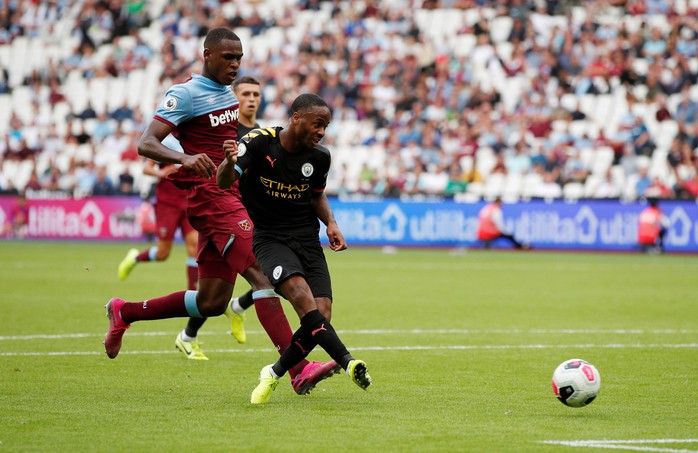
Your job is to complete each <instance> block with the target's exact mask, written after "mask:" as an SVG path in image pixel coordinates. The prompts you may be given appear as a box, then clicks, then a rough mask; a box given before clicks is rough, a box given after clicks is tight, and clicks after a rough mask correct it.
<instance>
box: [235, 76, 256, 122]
mask: <svg viewBox="0 0 698 453" xmlns="http://www.w3.org/2000/svg"><path fill="white" fill-rule="evenodd" d="M235 96H237V98H238V101H240V113H241V114H243V115H247V116H250V117H253V118H254V117H256V116H257V110H259V104H260V102H262V91H261V89H260V88H259V85H256V84H254V83H241V84H240V85H238V86H237V89H236V90H235Z"/></svg>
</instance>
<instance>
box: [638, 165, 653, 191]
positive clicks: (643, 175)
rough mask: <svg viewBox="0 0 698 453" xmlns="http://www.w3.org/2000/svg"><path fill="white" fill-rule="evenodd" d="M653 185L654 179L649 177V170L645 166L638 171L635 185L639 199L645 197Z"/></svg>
mask: <svg viewBox="0 0 698 453" xmlns="http://www.w3.org/2000/svg"><path fill="white" fill-rule="evenodd" d="M651 185H652V178H650V176H649V168H648V167H647V166H646V165H644V166H641V167H640V168H639V170H638V178H637V182H636V183H635V194H636V196H637V197H644V196H645V195H646V192H647V189H648V188H649V187H650V186H651Z"/></svg>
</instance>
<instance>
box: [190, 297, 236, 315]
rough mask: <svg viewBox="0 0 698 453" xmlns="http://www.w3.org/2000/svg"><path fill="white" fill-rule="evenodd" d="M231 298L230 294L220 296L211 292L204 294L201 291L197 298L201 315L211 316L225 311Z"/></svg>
mask: <svg viewBox="0 0 698 453" xmlns="http://www.w3.org/2000/svg"><path fill="white" fill-rule="evenodd" d="M229 300H230V296H228V297H223V296H222V295H219V296H218V297H211V295H210V294H206V293H204V294H202V292H201V291H199V297H198V298H197V300H196V305H197V307H198V309H199V313H201V316H204V317H206V318H211V317H214V316H220V315H222V314H223V313H225V309H226V307H227V305H228V301H229Z"/></svg>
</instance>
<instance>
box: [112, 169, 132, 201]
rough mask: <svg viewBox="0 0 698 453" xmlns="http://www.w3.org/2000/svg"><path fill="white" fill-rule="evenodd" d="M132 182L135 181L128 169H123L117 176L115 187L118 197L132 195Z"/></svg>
mask: <svg viewBox="0 0 698 453" xmlns="http://www.w3.org/2000/svg"><path fill="white" fill-rule="evenodd" d="M134 182H135V179H134V178H133V175H132V174H131V170H130V168H129V167H128V165H127V166H125V167H124V171H122V172H121V174H120V175H119V185H118V187H117V191H116V192H117V193H118V194H120V195H131V194H133V193H134Z"/></svg>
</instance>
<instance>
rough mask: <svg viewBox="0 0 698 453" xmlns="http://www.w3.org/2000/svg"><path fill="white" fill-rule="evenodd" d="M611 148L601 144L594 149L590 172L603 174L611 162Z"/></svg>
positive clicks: (612, 154) (612, 156)
mask: <svg viewBox="0 0 698 453" xmlns="http://www.w3.org/2000/svg"><path fill="white" fill-rule="evenodd" d="M613 158H614V153H613V149H612V148H610V147H608V146H601V147H599V148H597V149H596V151H595V156H594V160H593V162H592V163H591V172H592V173H593V174H595V175H604V174H605V173H606V171H607V170H608V169H609V168H610V167H611V165H612V164H613Z"/></svg>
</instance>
